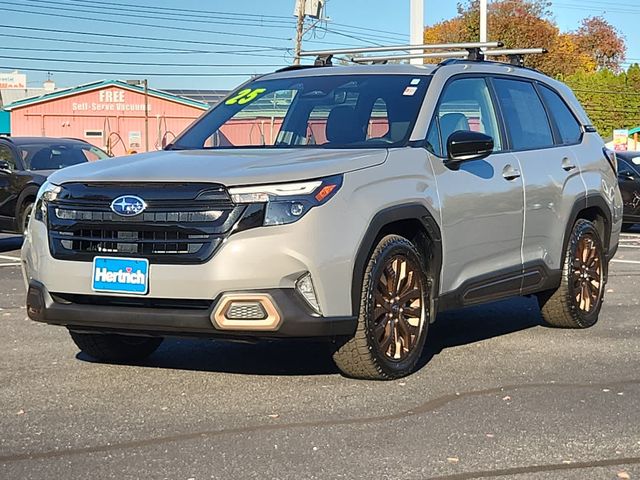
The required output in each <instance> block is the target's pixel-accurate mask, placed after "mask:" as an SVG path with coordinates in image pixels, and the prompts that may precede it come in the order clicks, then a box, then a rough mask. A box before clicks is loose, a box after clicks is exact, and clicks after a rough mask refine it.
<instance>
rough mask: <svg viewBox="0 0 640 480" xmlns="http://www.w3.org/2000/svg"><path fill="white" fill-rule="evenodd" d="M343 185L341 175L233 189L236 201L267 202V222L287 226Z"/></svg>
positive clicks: (231, 189) (265, 219)
mask: <svg viewBox="0 0 640 480" xmlns="http://www.w3.org/2000/svg"><path fill="white" fill-rule="evenodd" d="M341 186H342V175H336V176H333V177H328V178H324V179H322V180H311V181H308V182H296V183H283V184H276V185H260V186H253V187H235V188H230V189H229V193H230V194H231V199H232V200H233V201H234V202H235V203H266V210H265V218H264V225H284V224H286V223H293V222H295V221H297V220H300V219H301V218H302V217H304V216H305V215H306V214H307V212H308V211H309V210H311V209H312V208H313V207H317V206H319V205H322V204H324V203H326V202H328V201H329V199H330V198H331V197H333V196H334V195H335V194H336V192H337V191H338V190H339V189H340V187H341Z"/></svg>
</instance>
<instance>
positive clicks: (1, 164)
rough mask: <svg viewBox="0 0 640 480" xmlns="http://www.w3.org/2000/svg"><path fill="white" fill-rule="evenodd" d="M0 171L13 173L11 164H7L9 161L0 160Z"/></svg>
mask: <svg viewBox="0 0 640 480" xmlns="http://www.w3.org/2000/svg"><path fill="white" fill-rule="evenodd" d="M0 173H8V174H10V173H13V169H12V168H11V165H9V162H7V161H5V160H0Z"/></svg>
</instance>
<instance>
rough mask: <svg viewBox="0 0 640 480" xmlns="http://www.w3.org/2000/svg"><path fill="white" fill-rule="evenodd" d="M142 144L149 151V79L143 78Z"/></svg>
mask: <svg viewBox="0 0 640 480" xmlns="http://www.w3.org/2000/svg"><path fill="white" fill-rule="evenodd" d="M143 83H144V145H145V150H144V151H145V152H148V151H149V80H148V79H146V78H145V79H144V82H143Z"/></svg>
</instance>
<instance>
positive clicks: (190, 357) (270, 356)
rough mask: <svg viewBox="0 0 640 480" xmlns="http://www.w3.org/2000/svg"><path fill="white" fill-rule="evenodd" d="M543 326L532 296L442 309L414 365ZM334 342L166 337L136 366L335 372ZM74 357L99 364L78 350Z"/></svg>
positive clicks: (290, 373) (271, 372)
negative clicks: (243, 340) (240, 340)
mask: <svg viewBox="0 0 640 480" xmlns="http://www.w3.org/2000/svg"><path fill="white" fill-rule="evenodd" d="M538 325H542V319H541V317H540V313H539V309H538V307H537V304H536V303H535V301H533V300H531V299H526V298H516V299H512V300H507V301H502V302H496V303H492V304H488V305H482V306H478V307H472V308H466V309H462V310H455V311H451V312H446V313H443V314H441V315H440V316H439V318H438V321H437V322H436V323H435V324H433V325H431V326H430V330H429V335H428V338H427V347H426V348H425V351H424V354H423V355H422V357H421V359H420V362H419V365H418V368H422V367H424V366H425V365H426V364H427V363H428V362H429V361H430V360H431V359H432V358H433V357H434V356H435V355H437V354H439V353H440V352H442V351H443V350H446V349H447V348H452V347H457V346H461V345H467V344H471V343H476V342H481V341H483V340H487V339H489V338H493V337H498V336H503V335H508V334H510V333H514V332H518V331H521V330H525V329H528V328H532V327H535V326H538ZM333 348H335V345H334V344H330V343H327V342H311V341H296V340H280V341H260V342H257V343H238V342H228V341H219V340H206V339H188V338H179V339H175V338H169V339H166V340H165V341H164V343H163V344H162V345H161V347H160V348H159V349H158V351H157V352H155V353H154V354H153V355H152V356H151V357H149V358H148V359H147V360H145V361H143V362H139V363H136V366H138V367H146V368H166V369H175V370H191V371H205V372H218V373H232V374H246V375H274V376H275V375H277V376H298V375H303V376H308V375H332V374H339V370H338V369H337V368H336V366H335V365H334V363H333V361H332V360H331V353H332V350H333ZM76 358H77V359H78V360H81V361H85V362H91V363H94V362H95V363H101V362H97V361H96V360H94V359H92V358H91V357H89V356H87V355H85V354H83V353H79V354H78V355H77V357H76Z"/></svg>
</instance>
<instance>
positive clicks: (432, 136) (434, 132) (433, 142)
mask: <svg viewBox="0 0 640 480" xmlns="http://www.w3.org/2000/svg"><path fill="white" fill-rule="evenodd" d="M427 150H429V151H430V152H431V153H434V154H436V155H438V156H439V157H442V156H443V155H442V148H440V128H439V126H438V119H437V118H434V119H433V121H432V122H431V127H429V133H428V134H427Z"/></svg>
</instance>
